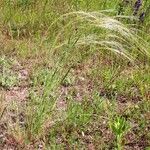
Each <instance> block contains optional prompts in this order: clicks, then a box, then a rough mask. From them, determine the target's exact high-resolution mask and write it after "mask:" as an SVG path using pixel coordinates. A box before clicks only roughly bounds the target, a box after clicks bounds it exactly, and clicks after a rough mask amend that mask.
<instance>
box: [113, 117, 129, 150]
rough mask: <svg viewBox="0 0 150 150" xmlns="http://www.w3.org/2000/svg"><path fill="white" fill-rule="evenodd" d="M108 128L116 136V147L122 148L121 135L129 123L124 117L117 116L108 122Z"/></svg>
mask: <svg viewBox="0 0 150 150" xmlns="http://www.w3.org/2000/svg"><path fill="white" fill-rule="evenodd" d="M110 128H111V130H112V132H113V133H114V135H115V136H116V143H117V149H118V150H122V149H123V136H124V135H125V134H126V133H127V131H128V129H129V124H128V122H127V121H126V120H125V118H123V117H120V116H117V117H115V119H113V120H112V121H111V122H110Z"/></svg>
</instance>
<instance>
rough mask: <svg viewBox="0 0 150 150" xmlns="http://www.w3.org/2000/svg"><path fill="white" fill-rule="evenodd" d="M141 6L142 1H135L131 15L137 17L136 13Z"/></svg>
mask: <svg viewBox="0 0 150 150" xmlns="http://www.w3.org/2000/svg"><path fill="white" fill-rule="evenodd" d="M141 5H142V0H137V1H136V2H135V4H134V13H133V15H137V13H138V11H139V9H140V7H141Z"/></svg>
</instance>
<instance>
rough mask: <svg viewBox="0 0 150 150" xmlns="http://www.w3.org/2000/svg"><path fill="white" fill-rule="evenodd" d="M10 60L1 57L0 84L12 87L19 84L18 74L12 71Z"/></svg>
mask: <svg viewBox="0 0 150 150" xmlns="http://www.w3.org/2000/svg"><path fill="white" fill-rule="evenodd" d="M11 63H12V62H11V61H10V60H7V59H6V57H1V58H0V86H2V87H4V88H10V87H12V86H14V85H16V84H17V75H16V74H15V73H14V72H13V71H12V69H11V65H12V64H11Z"/></svg>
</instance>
